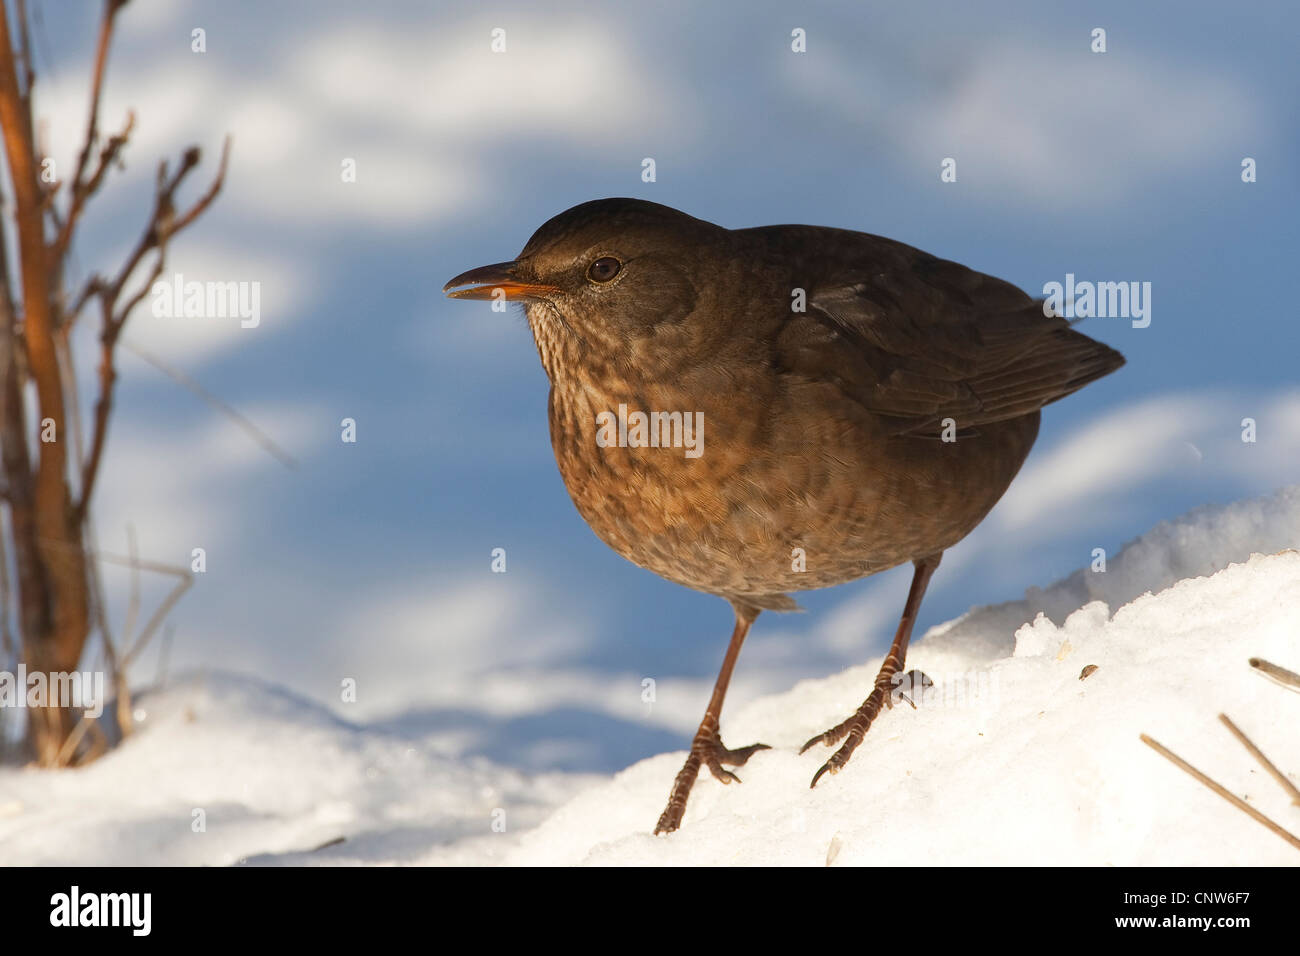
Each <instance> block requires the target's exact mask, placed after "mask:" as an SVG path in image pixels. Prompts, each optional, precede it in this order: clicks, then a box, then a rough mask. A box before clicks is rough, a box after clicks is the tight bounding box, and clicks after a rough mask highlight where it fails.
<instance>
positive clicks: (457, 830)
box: [0, 486, 1300, 866]
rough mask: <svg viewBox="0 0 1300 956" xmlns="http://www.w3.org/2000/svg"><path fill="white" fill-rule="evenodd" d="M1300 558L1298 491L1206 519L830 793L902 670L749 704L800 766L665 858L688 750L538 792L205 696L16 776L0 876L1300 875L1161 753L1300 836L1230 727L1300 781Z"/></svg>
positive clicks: (458, 762) (1043, 607)
mask: <svg viewBox="0 0 1300 956" xmlns="http://www.w3.org/2000/svg"><path fill="white" fill-rule="evenodd" d="M1298 543H1300V486H1296V487H1292V488H1288V489H1284V490H1282V491H1280V492H1278V493H1277V494H1275V495H1273V496H1271V497H1267V498H1261V499H1256V500H1251V501H1243V502H1237V503H1236V504H1232V505H1229V506H1227V507H1214V508H1203V509H1199V510H1197V511H1194V512H1191V513H1190V514H1188V515H1185V516H1183V517H1182V518H1179V519H1177V520H1176V521H1172V522H1166V523H1164V524H1161V525H1159V526H1158V527H1156V528H1155V529H1153V530H1152V531H1151V532H1149V533H1148V534H1146V535H1143V536H1142V537H1141V538H1140V539H1138V540H1137V541H1135V542H1132V543H1131V544H1129V545H1128V546H1127V547H1125V548H1124V549H1123V551H1122V552H1121V553H1119V554H1117V555H1114V556H1113V557H1112V558H1111V559H1110V561H1109V563H1108V568H1107V570H1106V571H1105V572H1104V573H1098V572H1093V571H1091V570H1082V571H1079V572H1076V573H1075V574H1073V575H1071V576H1070V577H1069V578H1067V579H1065V580H1063V581H1060V582H1057V583H1056V584H1053V585H1052V586H1050V587H1048V588H1046V589H1043V590H1040V589H1037V588H1033V589H1030V591H1029V592H1028V593H1027V594H1026V597H1025V599H1024V600H1023V601H1017V602H1011V603H1008V604H1002V605H997V606H993V607H984V608H977V609H974V610H972V611H970V612H968V613H967V614H965V615H963V616H962V617H960V618H958V619H956V620H954V621H951V622H949V623H947V624H944V625H941V626H939V627H936V628H932V629H931V630H930V631H929V633H927V634H926V635H925V636H924V637H923V638H922V639H920V640H919V641H917V642H916V643H915V645H914V647H913V650H912V653H911V655H910V656H909V659H908V666H909V667H915V668H920V669H922V670H924V671H925V672H926V673H927V674H928V675H929V676H930V677H931V678H932V679H933V680H934V681H935V687H934V688H933V689H932V691H931V692H930V694H929V697H928V698H927V699H922V700H920V701H919V702H918V703H919V704H920V706H919V707H918V708H917V709H915V710H913V709H912V708H910V707H907V706H906V705H903V706H899V707H895V708H894V709H893V710H891V711H887V712H886V713H885V714H884V715H882V716H881V717H880V718H879V720H878V721H877V722H876V725H875V726H874V727H873V728H872V729H871V731H870V732H869V733H868V734H867V736H866V739H865V740H864V742H863V744H862V746H860V747H859V748H858V750H857V752H856V753H855V754H854V756H853V759H852V761H851V762H850V763H849V764H848V766H847V767H846V768H845V769H844V770H843V771H842V772H841V773H839V774H838V775H836V776H827V777H824V778H823V779H822V781H821V782H820V783H819V784H818V786H817V788H816V789H815V790H809V788H808V783H809V781H810V779H811V777H812V774H813V772H814V771H815V770H816V769H817V767H819V766H820V765H821V763H822V761H823V760H825V758H826V757H827V756H829V754H830V751H829V750H828V749H826V748H816V749H815V750H814V751H810V752H809V753H808V754H805V755H803V756H800V755H799V754H798V747H799V745H800V744H801V743H802V742H803V741H804V740H805V739H807V738H808V737H810V736H812V735H813V734H815V733H818V732H820V731H821V730H824V729H825V728H826V727H828V726H830V725H832V724H834V723H837V722H838V721H839V720H841V719H842V718H843V717H845V716H847V715H848V714H849V713H850V712H851V711H852V710H853V709H854V708H855V707H856V706H857V705H858V703H859V702H860V701H861V699H862V697H863V696H865V694H866V692H867V691H868V690H869V688H870V686H871V683H872V680H873V678H874V676H875V672H876V669H877V668H878V667H879V664H880V661H879V660H878V659H877V660H873V661H868V662H866V663H865V664H864V665H863V666H862V667H857V668H853V669H850V670H847V671H845V672H843V673H841V674H837V675H834V676H832V677H828V678H825V679H822V680H814V681H804V682H802V683H800V684H798V685H797V686H795V687H794V688H793V689H791V690H789V691H788V692H786V693H782V694H778V695H774V696H770V697H766V698H763V699H760V700H756V701H754V702H752V703H748V704H740V705H739V706H735V707H734V709H733V710H729V711H728V712H727V713H726V714H725V715H724V717H723V720H722V731H723V736H724V739H725V740H726V741H727V743H728V744H729V745H730V746H733V747H734V746H740V745H744V744H748V743H751V742H753V741H756V740H762V741H764V742H766V743H768V744H771V745H773V747H774V748H775V749H773V750H770V751H764V752H761V753H759V754H757V755H756V756H755V757H754V758H753V759H752V760H751V761H750V763H749V764H748V765H747V766H746V767H744V768H742V769H741V770H740V776H741V777H742V778H743V780H744V783H742V784H739V785H736V784H733V785H730V786H723V785H722V784H721V783H719V782H717V781H715V780H713V779H712V778H711V777H709V776H708V775H707V773H706V774H705V775H704V776H702V777H701V778H700V780H699V782H698V783H697V784H696V787H695V791H694V793H693V794H692V796H691V801H690V804H689V806H688V809H687V813H686V819H685V823H684V825H683V827H682V829H681V830H680V831H679V832H677V833H675V834H672V835H670V836H667V837H655V836H653V835H651V832H650V830H651V828H652V827H653V825H654V822H655V820H656V819H657V817H658V814H659V812H660V811H661V810H662V808H663V804H664V802H665V800H666V799H667V795H668V789H669V786H670V784H671V782H672V779H673V776H674V775H675V774H676V772H677V770H678V769H679V767H680V765H681V762H682V760H683V759H684V756H685V754H684V753H683V752H678V753H669V754H662V755H660V756H657V757H653V758H651V759H649V760H645V761H642V762H640V763H638V764H636V765H634V766H632V767H630V768H628V769H627V770H625V771H623V772H621V773H619V774H617V775H615V776H613V777H612V778H609V777H602V776H593V775H578V774H563V773H551V774H532V773H525V772H522V771H520V770H516V769H511V768H506V767H502V766H499V765H495V764H493V763H491V762H489V761H486V760H466V759H464V758H461V757H459V756H458V755H457V754H456V753H455V752H454V750H453V749H450V748H449V747H448V745H447V743H446V740H445V738H444V737H441V736H438V735H436V734H428V733H424V732H422V731H420V730H419V729H418V726H416V725H413V726H412V727H409V728H408V729H407V730H405V731H403V730H402V723H401V722H400V721H397V722H394V721H388V722H385V723H384V724H383V725H369V726H367V725H358V724H353V723H348V722H346V721H344V720H342V719H340V718H339V717H337V716H335V715H333V714H331V713H330V712H329V711H328V710H326V709H325V708H323V707H320V706H318V705H316V704H314V703H312V702H310V701H307V700H304V699H301V698H299V697H296V696H294V695H292V694H289V693H287V692H285V691H283V690H282V689H279V688H276V687H274V686H272V685H268V684H263V683H260V682H257V681H254V680H250V679H247V678H242V677H235V676H232V675H225V674H208V675H199V676H194V677H191V678H189V679H187V680H185V681H182V682H180V683H177V684H175V685H173V686H171V687H169V688H167V689H165V690H163V691H157V692H153V693H149V694H145V695H141V697H140V699H139V700H138V701H137V706H138V708H139V709H140V710H142V711H143V712H144V720H143V722H142V726H141V729H140V731H139V732H138V733H137V734H135V735H134V736H132V737H131V738H130V739H128V740H127V741H126V742H125V743H124V744H123V745H122V746H121V747H119V748H118V749H116V750H114V751H112V752H111V753H109V754H108V755H107V756H106V757H104V758H103V759H101V760H99V761H97V762H96V763H94V764H92V765H90V766H89V767H86V768H84V769H81V770H77V771H70V772H50V771H40V770H35V769H30V768H4V769H0V865H23V864H52V863H74V864H123V863H144V864H210V865H227V864H238V863H247V864H284V863H292V864H301V863H306V864H358V863H365V864H380V865H382V864H424V863H436V864H448V863H451V864H477V863H507V864H579V863H589V864H618V865H626V864H636V865H665V866H667V865H690V864H791V865H816V866H821V865H827V864H834V865H837V866H838V865H853V864H871V865H880V864H887V865H892V864H914V865H933V864H980V863H999V864H1012V863H1025V864H1092V865H1105V864H1113V865H1146V864H1174V865H1180V864H1209V865H1260V864H1265V865H1288V864H1289V865H1295V864H1297V863H1300V854H1297V852H1296V851H1295V850H1294V849H1293V848H1291V847H1289V846H1288V845H1287V844H1286V843H1285V842H1283V841H1282V840H1281V839H1279V838H1278V837H1277V836H1275V835H1274V834H1272V833H1269V832H1268V831H1267V830H1266V829H1265V828H1264V827H1262V826H1261V825H1260V824H1258V823H1256V822H1255V821H1253V820H1251V819H1250V818H1249V817H1247V816H1246V815H1245V814H1244V813H1242V812H1241V811H1239V810H1237V809H1235V808H1233V807H1231V806H1230V805H1228V804H1227V803H1226V802H1225V801H1224V800H1223V799H1222V798H1220V797H1218V796H1216V795H1215V794H1213V793H1211V792H1210V791H1209V790H1207V789H1206V788H1205V787H1203V786H1202V785H1200V784H1199V783H1197V782H1196V781H1194V780H1193V779H1192V778H1191V777H1189V776H1188V775H1186V774H1185V773H1183V772H1182V771H1181V770H1179V769H1177V768H1176V767H1174V766H1173V765H1172V764H1170V763H1169V762H1168V761H1166V760H1165V759H1164V758H1162V757H1160V756H1159V755H1158V754H1156V753H1155V752H1154V751H1152V750H1151V749H1149V748H1148V747H1146V746H1145V745H1144V744H1142V743H1141V742H1140V741H1139V739H1138V735H1139V733H1144V732H1145V733H1147V734H1150V735H1151V736H1153V737H1154V738H1155V739H1157V740H1158V741H1160V742H1161V743H1163V744H1164V745H1165V746H1167V747H1169V748H1170V749H1172V750H1173V751H1174V752H1176V753H1178V754H1179V755H1181V756H1182V757H1183V758H1184V759H1186V760H1187V761H1189V762H1190V763H1191V764H1193V765H1194V766H1196V767H1198V768H1200V769H1201V770H1203V771H1204V772H1206V773H1208V774H1209V775H1210V776H1212V777H1214V778H1215V779H1216V780H1218V781H1219V782H1220V783H1222V784H1223V785H1225V786H1226V787H1227V788H1228V789H1229V790H1231V791H1233V792H1235V793H1237V794H1239V795H1241V796H1243V797H1245V798H1246V799H1247V800H1248V801H1249V802H1250V803H1252V804H1254V805H1255V806H1257V807H1258V808H1259V809H1260V810H1261V811H1262V812H1264V813H1265V814H1266V815H1268V816H1269V817H1271V818H1272V819H1274V820H1275V821H1277V822H1278V823H1280V824H1281V825H1282V826H1284V827H1287V828H1288V829H1290V830H1291V831H1292V832H1300V807H1296V806H1292V805H1291V804H1290V801H1289V799H1288V797H1287V796H1286V794H1285V793H1284V792H1283V790H1282V789H1281V787H1280V786H1278V784H1277V783H1276V781H1274V780H1272V779H1271V778H1270V777H1269V776H1268V775H1267V774H1266V773H1265V771H1264V770H1263V768H1261V767H1260V766H1259V765H1258V764H1257V763H1255V762H1254V761H1253V760H1252V758H1251V757H1250V756H1249V755H1248V754H1247V753H1246V751H1245V750H1244V749H1243V748H1242V747H1241V745H1240V744H1238V743H1237V742H1236V741H1235V740H1234V739H1233V738H1232V737H1231V735H1230V734H1229V733H1228V731H1227V729H1226V728H1225V727H1224V726H1223V725H1222V724H1221V723H1219V721H1218V719H1217V717H1218V714H1219V713H1220V712H1225V713H1227V714H1228V715H1229V716H1230V717H1231V718H1232V719H1233V720H1234V721H1235V722H1236V723H1237V724H1238V725H1239V726H1240V727H1241V728H1242V729H1243V730H1244V731H1245V732H1246V733H1247V734H1248V735H1250V736H1251V738H1252V739H1253V740H1254V742H1255V743H1256V744H1257V745H1258V746H1259V747H1260V748H1261V749H1262V750H1263V751H1264V753H1266V754H1268V755H1269V756H1270V757H1271V758H1272V759H1273V760H1274V762H1275V763H1277V764H1278V765H1279V766H1281V767H1282V769H1283V770H1284V771H1287V772H1288V773H1289V775H1290V776H1291V778H1292V779H1294V780H1300V745H1298V744H1297V736H1296V732H1295V731H1296V728H1297V727H1300V694H1297V693H1292V692H1290V691H1288V690H1287V689H1285V688H1283V687H1280V686H1279V685H1277V684H1275V683H1273V682H1271V681H1269V680H1266V679H1264V678H1262V677H1261V676H1260V675H1259V674H1257V673H1256V672H1255V671H1253V670H1252V669H1250V668H1249V667H1248V666H1247V663H1246V662H1247V659H1248V658H1250V657H1264V658H1267V659H1269V660H1271V661H1273V662H1274V663H1277V664H1280V665H1282V666H1284V667H1288V668H1290V669H1291V670H1300V633H1298V631H1300V553H1297V552H1296V551H1294V550H1288V549H1289V548H1292V547H1295V546H1296V545H1297V544H1298ZM1040 612H1044V613H1040ZM1054 622H1055V623H1054ZM1087 665H1096V668H1097V669H1096V670H1095V671H1094V672H1092V673H1091V674H1090V676H1088V677H1087V679H1086V680H1080V673H1081V671H1082V670H1083V668H1084V667H1085V666H1087ZM702 706H703V701H701V707H702ZM196 810H202V811H203V814H202V816H203V820H204V823H205V827H204V829H203V830H202V831H201V832H196V831H195V828H194V821H195V819H196V814H195V811H196ZM498 831H500V832H498ZM340 837H342V838H344V839H343V840H342V841H341V842H334V841H338V838H340Z"/></svg>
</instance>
